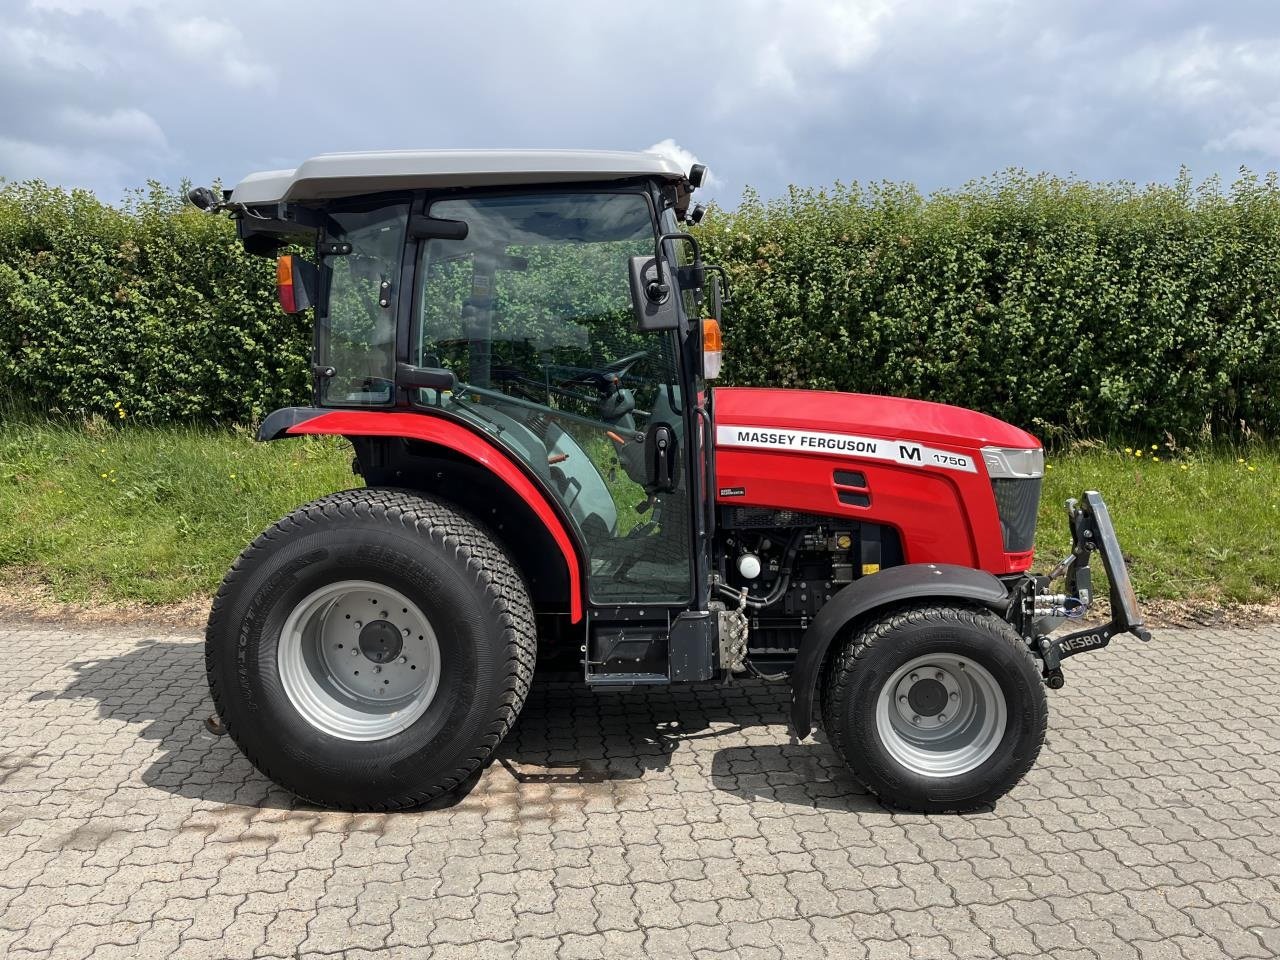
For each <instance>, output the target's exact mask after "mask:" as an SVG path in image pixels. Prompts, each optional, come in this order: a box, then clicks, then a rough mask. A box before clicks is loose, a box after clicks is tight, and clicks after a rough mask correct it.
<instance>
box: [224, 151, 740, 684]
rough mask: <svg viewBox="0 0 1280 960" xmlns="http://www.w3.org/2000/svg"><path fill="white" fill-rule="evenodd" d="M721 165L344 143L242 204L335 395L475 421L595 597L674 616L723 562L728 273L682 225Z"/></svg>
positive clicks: (368, 406) (259, 185)
mask: <svg viewBox="0 0 1280 960" xmlns="http://www.w3.org/2000/svg"><path fill="white" fill-rule="evenodd" d="M702 176H703V171H702V169H701V168H694V169H693V170H692V171H684V170H682V169H680V168H678V167H676V166H675V165H674V164H672V163H671V162H670V161H669V160H666V159H664V158H662V157H659V156H656V155H651V154H621V153H604V152H600V153H592V152H579V153H562V152H555V151H531V152H497V151H493V152H472V153H465V154H461V153H454V152H419V153H400V154H391V155H342V156H329V157H320V158H317V159H314V160H311V161H308V162H307V163H305V164H303V165H302V166H301V167H299V168H298V169H297V170H295V171H286V172H281V173H266V174H257V175H254V176H251V177H249V178H247V179H246V180H245V181H243V182H242V183H241V184H239V185H238V186H237V187H236V188H235V189H234V190H233V191H231V192H230V193H229V194H228V195H227V196H226V198H225V199H224V204H225V205H227V206H228V207H229V209H231V210H232V211H233V213H234V214H235V215H236V216H237V218H238V229H239V232H240V236H241V237H242V239H243V240H244V243H245V245H246V247H247V248H248V249H249V250H251V251H253V252H259V253H264V254H268V255H271V254H278V255H279V261H278V270H277V274H278V276H277V279H278V281H279V290H280V300H281V305H282V306H283V307H284V308H285V309H286V310H294V311H296V310H302V309H306V308H314V310H315V342H314V358H313V359H314V364H313V368H312V370H313V373H314V377H315V381H314V403H315V408H316V409H326V410H327V409H334V410H351V411H369V412H372V411H389V410H402V411H403V410H414V411H421V412H424V413H430V414H432V415H435V416H438V417H442V418H446V419H448V420H451V421H456V422H457V423H459V424H462V425H465V426H466V427H467V428H468V429H470V430H473V431H475V432H476V433H477V434H478V435H480V436H482V437H484V438H485V439H486V440H489V441H491V442H493V443H494V444H496V445H497V446H499V447H500V448H501V449H502V451H503V452H504V453H506V454H509V455H510V456H511V457H512V458H513V459H515V460H516V461H517V462H518V464H519V466H520V467H521V469H523V470H525V471H527V472H528V473H529V474H531V475H532V477H533V479H534V480H535V481H536V483H537V484H538V486H540V487H541V488H542V489H543V490H544V491H545V492H547V493H549V494H550V495H551V497H552V498H553V499H554V501H555V503H554V507H555V508H556V509H557V510H558V511H559V512H561V513H562V515H563V517H564V518H565V519H566V520H567V521H568V523H569V524H570V526H571V528H572V530H571V533H572V535H573V538H574V539H575V541H576V545H577V548H578V549H579V550H580V551H581V552H582V553H583V554H585V557H584V558H583V559H584V560H585V561H586V562H585V564H583V572H584V574H585V578H584V579H585V581H586V583H585V586H586V591H587V598H588V600H589V602H590V603H591V604H593V605H604V606H610V605H627V604H646V605H649V606H651V607H654V608H655V610H656V609H657V607H655V605H657V606H661V605H664V604H671V605H679V606H680V607H682V608H683V607H688V606H689V605H690V603H691V602H692V601H693V600H694V599H695V598H694V594H695V591H696V589H697V587H696V584H697V582H698V578H697V577H696V574H698V573H700V574H701V580H702V581H703V582H704V583H705V580H706V577H707V576H708V574H709V571H708V570H707V568H706V565H705V564H703V569H702V570H701V571H698V570H697V569H696V568H697V564H696V563H695V557H694V544H693V542H692V531H693V530H694V529H695V528H696V525H697V524H698V522H699V516H700V514H705V512H706V511H705V510H701V511H700V510H699V508H698V507H697V505H696V504H695V503H694V500H693V498H692V497H691V495H690V490H691V482H690V480H691V478H696V477H698V476H699V475H700V474H702V473H704V472H705V466H706V449H705V447H704V446H702V443H703V441H704V439H705V432H700V431H699V427H698V421H697V420H696V417H697V415H698V413H697V409H698V407H699V405H700V404H705V403H706V402H708V401H707V397H706V391H705V389H704V384H703V372H704V371H703V366H702V346H703V345H702V338H703V332H704V325H703V316H702V312H704V308H703V306H702V304H703V303H704V302H705V303H706V305H707V308H709V307H710V302H711V300H712V298H713V297H714V296H718V293H713V291H712V290H711V289H708V288H709V287H716V285H717V284H718V278H717V277H715V276H714V275H713V276H712V277H711V278H710V280H708V277H707V273H706V271H705V270H704V269H702V266H701V264H700V261H699V258H698V246H697V243H696V241H695V240H694V239H693V238H692V237H690V236H689V235H688V234H686V233H684V232H683V230H682V227H681V222H682V221H683V220H685V219H686V216H687V214H688V211H689V207H690V195H691V193H692V192H693V190H694V189H696V187H697V186H698V185H699V184H700V183H701V180H702ZM517 180H518V181H519V182H516V181H517ZM299 244H302V245H305V247H306V248H308V249H307V252H306V253H300V252H297V246H298V245H299ZM717 335H718V334H717V333H716V332H713V333H712V336H713V337H714V336H717ZM713 346H716V345H715V344H713ZM715 357H716V358H718V354H715ZM713 362H714V360H713ZM713 372H718V370H717V371H713ZM705 413H706V410H705V407H704V408H703V414H704V415H705ZM691 438H692V439H691ZM362 445H364V446H367V444H362ZM400 453H401V451H393V452H392V455H391V456H390V457H387V456H383V457H381V458H379V457H373V456H371V457H367V458H364V459H367V460H370V461H376V460H383V461H385V460H389V459H394V460H398V459H399V458H400V457H399V454H400ZM361 468H362V471H363V472H364V473H365V476H366V480H369V479H370V475H371V474H374V473H377V471H378V470H379V467H378V466H377V465H376V464H375V463H373V462H370V463H367V464H366V463H365V462H363V460H362V463H361ZM374 479H379V478H377V477H375V478H374ZM704 595H705V587H704ZM628 672H633V671H628Z"/></svg>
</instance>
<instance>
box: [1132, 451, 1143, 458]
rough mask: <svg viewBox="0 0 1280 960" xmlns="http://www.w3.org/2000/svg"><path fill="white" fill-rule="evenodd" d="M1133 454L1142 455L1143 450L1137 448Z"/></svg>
mask: <svg viewBox="0 0 1280 960" xmlns="http://www.w3.org/2000/svg"><path fill="white" fill-rule="evenodd" d="M1133 455H1134V456H1135V457H1140V456H1142V451H1141V450H1135V451H1133Z"/></svg>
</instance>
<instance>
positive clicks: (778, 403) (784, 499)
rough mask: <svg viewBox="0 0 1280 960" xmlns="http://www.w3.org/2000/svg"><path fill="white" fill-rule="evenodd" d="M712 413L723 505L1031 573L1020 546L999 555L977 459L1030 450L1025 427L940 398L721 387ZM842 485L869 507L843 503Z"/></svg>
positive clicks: (1033, 444)
mask: <svg viewBox="0 0 1280 960" xmlns="http://www.w3.org/2000/svg"><path fill="white" fill-rule="evenodd" d="M713 410H714V416H715V426H716V487H717V494H718V496H717V500H718V502H720V503H722V504H725V505H734V506H760V507H773V508H778V509H785V510H800V511H804V512H806V513H816V514H822V515H824V516H845V517H849V518H850V519H853V520H858V521H864V522H873V523H882V524H887V525H888V526H891V527H894V528H895V529H896V530H897V531H898V533H899V535H900V537H901V541H902V549H903V553H904V560H905V561H906V562H907V563H955V564H960V565H962V566H966V567H975V568H978V569H981V570H986V571H988V572H989V573H995V574H1001V573H1017V572H1021V571H1023V570H1026V569H1028V568H1029V567H1030V566H1031V561H1032V552H1031V551H1027V552H1025V553H1006V552H1005V549H1004V540H1003V538H1002V535H1001V529H1000V518H999V516H998V514H997V512H996V503H995V495H994V494H993V493H992V489H991V481H990V479H989V478H988V476H987V471H986V466H985V464H984V463H983V459H982V453H981V449H982V448H983V447H984V446H997V447H1018V448H1038V447H1039V446H1040V442H1039V441H1038V440H1037V439H1036V438H1035V437H1033V436H1031V434H1029V433H1027V432H1026V431H1024V430H1019V429H1018V428H1017V427H1014V426H1011V425H1009V424H1007V423H1005V422H1004V421H1002V420H997V419H996V418H994V417H989V416H987V415H986V414H983V413H977V412H975V411H973V410H965V409H962V408H960V407H950V406H946V405H944V404H940V403H928V402H926V401H923V400H904V399H900V398H897V397H879V396H869V395H865V394H853V393H832V392H827V391H820V390H776V389H757V388H749V387H721V388H718V389H716V391H715V401H714V407H713ZM862 441H869V442H862ZM841 447H843V448H844V449H843V450H841V449H840V448H841ZM916 456H919V457H920V459H919V460H916V459H914V457H916ZM961 464H964V466H961ZM837 471H842V472H852V473H857V474H861V475H862V476H863V478H865V486H864V487H856V486H852V485H850V484H849V483H847V482H846V483H845V484H843V485H841V484H837V483H836V476H835V474H836V472H837ZM844 479H845V480H846V481H848V479H849V478H848V477H845V478H844ZM841 489H844V490H845V491H846V496H848V495H850V494H852V493H861V494H864V496H865V497H866V498H867V499H869V504H868V505H867V506H855V505H851V504H848V503H842V502H841V500H840V496H839V494H840V490H841Z"/></svg>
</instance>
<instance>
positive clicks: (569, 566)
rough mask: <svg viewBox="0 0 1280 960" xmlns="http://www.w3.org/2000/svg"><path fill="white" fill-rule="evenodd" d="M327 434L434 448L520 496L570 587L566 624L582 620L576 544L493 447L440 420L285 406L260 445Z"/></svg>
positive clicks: (543, 499) (261, 433) (540, 495)
mask: <svg viewBox="0 0 1280 960" xmlns="http://www.w3.org/2000/svg"><path fill="white" fill-rule="evenodd" d="M306 435H330V436H341V437H347V438H359V437H397V438H401V439H407V440H421V441H423V442H425V443H431V444H437V445H439V446H441V447H444V448H446V449H448V450H452V451H453V452H455V453H457V454H459V455H461V456H464V457H466V458H467V459H469V460H471V461H473V462H475V463H476V464H479V465H480V466H481V467H483V468H485V469H486V470H488V471H489V473H490V474H492V476H493V478H494V479H495V481H497V482H499V483H502V484H503V485H505V486H506V487H507V488H508V489H510V490H511V491H512V492H513V493H514V494H515V495H516V496H518V497H519V498H520V499H521V500H523V501H524V503H525V504H526V505H527V506H528V507H529V509H530V510H531V511H532V512H533V514H534V516H535V517H537V519H538V520H539V521H540V522H541V523H542V525H543V526H544V527H545V528H546V531H547V533H548V535H549V536H550V537H551V539H552V541H553V542H554V543H555V546H556V549H557V550H558V551H559V553H560V556H561V559H562V560H563V561H564V564H565V573H566V575H567V578H568V582H569V619H570V620H571V621H572V622H573V623H579V622H581V620H582V616H583V602H582V564H581V561H580V560H579V558H578V554H577V551H576V549H575V547H574V540H573V537H572V535H571V534H570V532H569V529H568V527H567V526H566V525H565V523H564V521H563V520H562V519H561V517H560V514H559V513H558V512H557V510H556V508H555V507H554V506H553V505H552V503H551V501H550V500H549V499H548V497H547V495H546V494H545V493H544V492H543V491H542V490H541V489H539V487H538V486H537V485H536V484H535V483H534V482H533V481H532V480H531V479H530V478H529V477H528V475H526V473H525V472H524V470H523V469H522V468H521V467H520V466H519V465H518V464H517V463H516V462H515V461H514V460H513V459H512V458H511V457H510V456H508V455H507V454H506V453H505V452H503V451H502V450H501V449H500V448H499V447H498V446H497V445H496V444H494V443H492V442H491V441H489V440H486V439H485V438H484V437H482V436H480V435H479V434H478V433H475V432H474V431H472V430H470V429H468V428H467V427H464V426H462V425H461V424H457V423H454V422H453V421H452V420H445V419H444V418H442V417H435V416H431V415H430V414H424V413H409V412H405V411H392V410H386V411H382V410H379V411H373V410H323V409H318V408H315V407H286V408H285V409H283V410H277V411H275V412H274V413H272V414H271V415H270V416H268V417H267V418H266V419H265V420H264V421H263V422H262V426H261V427H260V428H259V429H258V439H259V440H279V439H281V438H283V437H297V436H306Z"/></svg>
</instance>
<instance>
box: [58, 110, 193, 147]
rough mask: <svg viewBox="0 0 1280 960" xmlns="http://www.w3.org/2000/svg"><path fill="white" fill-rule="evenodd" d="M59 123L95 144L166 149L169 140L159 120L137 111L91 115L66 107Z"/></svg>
mask: <svg viewBox="0 0 1280 960" xmlns="http://www.w3.org/2000/svg"><path fill="white" fill-rule="evenodd" d="M56 116H57V122H58V123H59V124H60V125H61V126H62V127H63V128H64V129H66V130H67V131H69V132H72V133H74V134H77V135H79V136H80V137H83V138H85V139H86V140H88V141H90V142H92V143H98V144H104V145H111V144H119V143H127V144H134V145H138V146H144V147H155V148H159V149H165V148H167V147H168V140H167V138H166V137H165V135H164V131H163V130H161V129H160V125H159V124H158V123H156V121H155V119H154V118H152V117H151V116H150V114H148V113H146V112H145V111H143V110H139V109H138V108H137V107H118V108H116V109H114V110H111V111H109V112H107V113H91V112H89V111H88V110H84V109H82V108H80V107H63V108H61V109H60V110H59V111H58V113H57V115H56Z"/></svg>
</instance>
